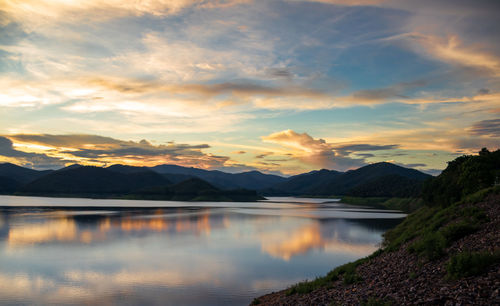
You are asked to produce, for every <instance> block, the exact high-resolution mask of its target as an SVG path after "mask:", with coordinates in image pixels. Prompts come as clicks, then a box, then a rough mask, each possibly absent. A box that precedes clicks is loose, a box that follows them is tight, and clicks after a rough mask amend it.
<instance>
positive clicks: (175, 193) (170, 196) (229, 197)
mask: <svg viewBox="0 0 500 306" xmlns="http://www.w3.org/2000/svg"><path fill="white" fill-rule="evenodd" d="M127 197H128V198H132V199H136V198H139V199H150V200H171V201H256V200H261V199H263V198H262V197H260V196H258V195H257V193H256V192H255V191H254V190H246V189H236V190H220V189H218V188H216V187H214V186H213V185H211V184H210V183H208V182H206V181H204V180H202V179H199V178H190V179H187V180H185V181H183V182H181V183H177V184H175V185H171V186H161V187H160V186H158V187H151V188H144V189H142V190H139V191H137V192H133V193H131V194H130V195H128V196H127Z"/></svg>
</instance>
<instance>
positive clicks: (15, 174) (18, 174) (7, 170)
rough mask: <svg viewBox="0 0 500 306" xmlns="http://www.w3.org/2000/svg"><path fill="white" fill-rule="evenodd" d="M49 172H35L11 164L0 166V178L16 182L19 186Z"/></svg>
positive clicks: (49, 171)
mask: <svg viewBox="0 0 500 306" xmlns="http://www.w3.org/2000/svg"><path fill="white" fill-rule="evenodd" d="M51 172H52V170H45V171H37V170H33V169H28V168H24V167H21V166H17V165H14V164H11V163H3V164H0V176H3V177H6V178H9V179H11V180H14V181H17V182H18V183H20V184H26V183H29V182H31V181H34V180H36V179H37V178H39V177H42V176H44V175H46V174H49V173H51Z"/></svg>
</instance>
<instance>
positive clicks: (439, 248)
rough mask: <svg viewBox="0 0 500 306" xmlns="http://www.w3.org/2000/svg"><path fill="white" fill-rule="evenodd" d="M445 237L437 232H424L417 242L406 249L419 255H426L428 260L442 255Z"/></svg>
mask: <svg viewBox="0 0 500 306" xmlns="http://www.w3.org/2000/svg"><path fill="white" fill-rule="evenodd" d="M445 246H446V239H445V238H444V237H443V235H442V234H441V233H439V232H434V233H430V234H426V235H425V236H424V237H422V238H421V239H420V240H418V241H417V242H415V243H413V244H412V245H411V246H410V248H409V249H408V250H409V251H410V252H415V253H417V254H419V255H423V256H425V257H427V259H429V260H434V259H437V258H439V257H441V256H443V255H444V248H445Z"/></svg>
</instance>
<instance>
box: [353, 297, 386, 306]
mask: <svg viewBox="0 0 500 306" xmlns="http://www.w3.org/2000/svg"><path fill="white" fill-rule="evenodd" d="M391 305H392V303H391V302H390V301H386V300H382V299H377V298H374V297H370V298H368V300H366V301H362V302H361V306H391Z"/></svg>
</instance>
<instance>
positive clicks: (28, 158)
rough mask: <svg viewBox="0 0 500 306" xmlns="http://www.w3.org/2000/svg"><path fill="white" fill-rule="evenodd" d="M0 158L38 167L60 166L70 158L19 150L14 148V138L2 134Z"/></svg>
mask: <svg viewBox="0 0 500 306" xmlns="http://www.w3.org/2000/svg"><path fill="white" fill-rule="evenodd" d="M0 160H3V161H7V162H14V163H16V164H19V165H21V166H24V167H29V168H37V169H51V168H60V167H62V166H64V165H65V164H66V163H68V162H69V161H68V160H62V159H60V158H55V157H50V156H47V155H46V154H39V153H30V152H24V151H19V150H16V149H15V148H14V145H13V143H12V140H10V139H9V138H6V137H2V136H0Z"/></svg>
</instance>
